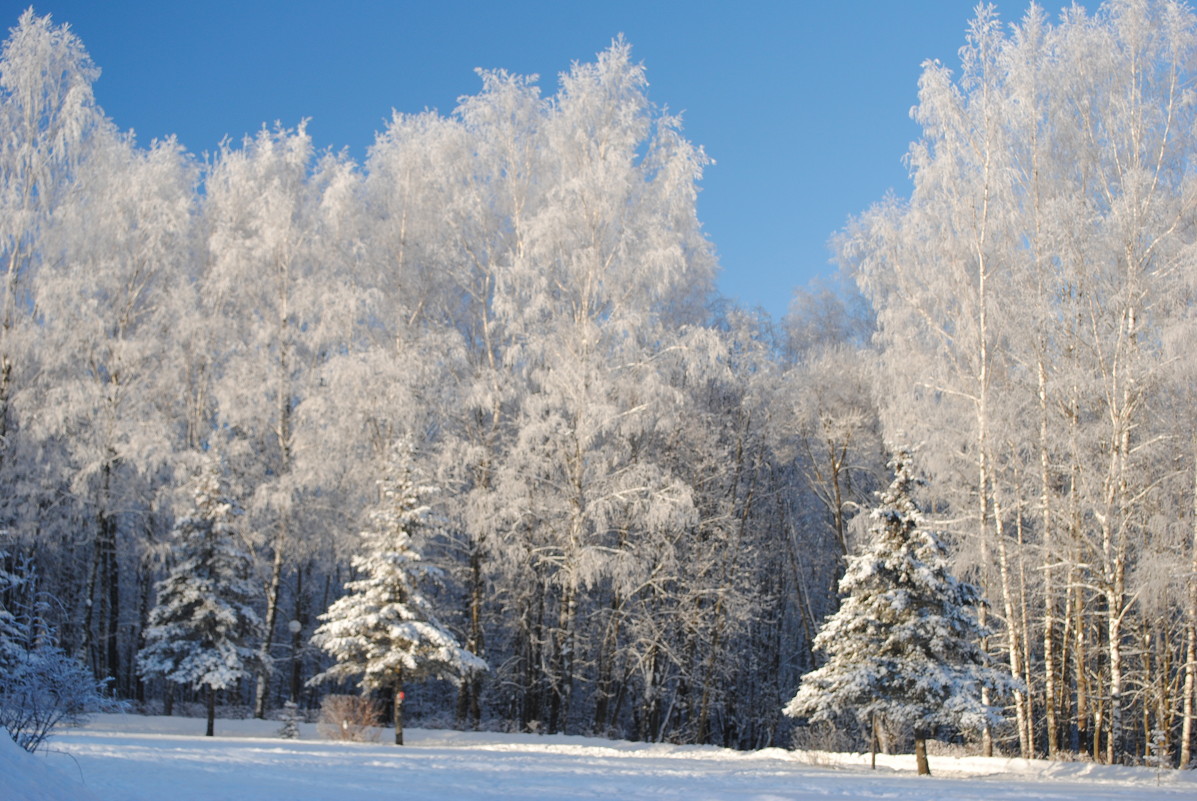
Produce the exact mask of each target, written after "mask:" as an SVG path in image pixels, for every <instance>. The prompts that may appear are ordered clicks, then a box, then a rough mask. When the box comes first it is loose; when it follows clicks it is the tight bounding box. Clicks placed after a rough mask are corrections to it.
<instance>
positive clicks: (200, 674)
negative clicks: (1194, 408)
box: [137, 464, 262, 737]
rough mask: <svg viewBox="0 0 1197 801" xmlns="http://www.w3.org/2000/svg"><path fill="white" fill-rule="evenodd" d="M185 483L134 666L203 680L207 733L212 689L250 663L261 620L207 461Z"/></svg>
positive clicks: (245, 557) (248, 570)
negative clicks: (186, 504) (167, 560)
mask: <svg viewBox="0 0 1197 801" xmlns="http://www.w3.org/2000/svg"><path fill="white" fill-rule="evenodd" d="M191 491H192V495H193V501H192V507H191V509H190V511H189V513H188V514H186V515H184V516H183V517H181V518H179V520H178V521H177V522H176V523H175V526H174V529H173V531H172V536H173V538H174V542H175V554H176V556H177V557H178V562H177V563H176V564H175V566H174V568H173V569H172V570H171V571H170V575H168V576H167V577H166V578H165V579H163V580H162V581H160V582H159V583H158V603H157V605H156V606H155V607H154V608H153V609H152V610H151V611H150V614H149V619H148V621H147V622H148V625H147V627H146V631H145V639H146V644H145V647H144V648H142V649H141V651H139V652H138V654H137V668H138V672H139V673H140V674H141V675H142V676H161V677H163V678H164V679H166V680H167V681H169V682H173V683H175V684H187V685H191V686H192V687H194V688H196V689H197V690H198V689H200V688H206V689H207V702H208V728H207V732H206V733H207V736H209V737H211V736H212V734H213V728H214V721H215V717H216V694H217V692H218V691H220V690H223V689H227V688H228V687H231V686H233V685H235V684H236V682H237V681H239V680H240V679H241V678H243V677H244V676H246V675H248V674H249V673H250V672H251V671H252V670H253V669H254V668H255V667H257V664H258V659H259V654H258V651H257V649H256V645H257V642H256V641H257V639H258V637H259V635H260V634H261V627H262V626H261V620H260V618H259V617H258V614H257V612H255V611H254V604H255V603H256V601H257V600H258V597H259V595H260V592H259V590H258V586H257V583H256V582H255V581H254V580H253V578H252V573H253V559H252V557H251V555H250V553H249V551H248V549H247V547H246V545H245V543H244V542H243V540H242V538H241V536H240V535H239V533H238V532H237V530H236V528H235V525H234V518H235V516H236V515H237V507H236V505H235V504H234V503H233V501H232V500H230V499H229V498H228V497H227V496H226V494H225V493H224V491H223V488H222V486H221V482H220V478H219V476H218V474H217V472H216V468H215V466H214V465H211V464H209V465H207V466H206V467H205V468H204V469H203V470H202V471H201V473H200V475H199V476H198V477H197V478H196V479H195V480H194V482H193V484H192V486H191Z"/></svg>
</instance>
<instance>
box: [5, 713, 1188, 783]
mask: <svg viewBox="0 0 1197 801" xmlns="http://www.w3.org/2000/svg"><path fill="white" fill-rule="evenodd" d="M279 727H280V724H279V723H278V722H277V721H259V720H221V721H218V722H217V733H218V734H220V735H221V736H217V737H213V738H206V737H202V736H200V735H201V734H202V732H203V728H204V722H203V721H202V720H199V719H195V718H165V717H139V716H133V715H97V716H96V717H95V718H94V719H93V720H92V722H91V723H90V724H88V725H87V726H84V727H80V728H77V729H71V730H66V731H64V732H62V733H61V734H59V735H58V736H56V737H55V738H54V739H53V740H51V741H50V743H49V744H48V746H47V748H48V749H50V750H48V751H47V753H45V754H42V753H40V752H39V753H38V754H37V755H33V756H30V755H27V754H24V752H21V751H20V750H19V749H16V748H15V747H13V748H9V747H7V746H4V747H3V748H0V766H2V767H3V770H2V774H0V775H2V776H3V779H0V801H68V799H69V801H84V799H86V801H93V800H96V801H220V800H221V799H228V800H229V801H233V800H234V799H235V801H276V800H277V799H286V801H333V799H336V801H349V800H350V799H358V798H363V799H365V798H370V799H382V798H385V799H387V801H401V800H403V799H421V800H422V801H423V800H424V799H453V800H454V801H484V800H487V799H493V800H494V801H514V800H515V799H560V800H561V801H574V800H575V799H578V800H580V799H657V800H661V799H664V800H668V799H679V800H680V799H685V800H686V801H783V800H784V801H812V800H813V799H822V800H825V799H837V798H845V799H846V798H854V799H861V798H863V799H870V798H874V799H876V798H885V799H892V801H941V800H942V801H967V800H968V799H976V800H977V801H1007V799H1009V800H1010V801H1013V800H1014V799H1018V801H1036V800H1038V799H1042V800H1043V801H1049V800H1050V801H1063V800H1064V799H1085V800H1086V801H1105V800H1106V799H1109V800H1110V801H1114V800H1115V799H1117V800H1118V801H1147V800H1148V799H1191V798H1194V797H1197V773H1194V772H1192V771H1184V772H1176V771H1166V772H1164V773H1162V774H1161V777H1160V784H1159V785H1158V786H1157V784H1156V773H1155V771H1154V770H1151V769H1146V768H1123V767H1109V766H1100V765H1092V764H1084V763H1051V762H1043V761H1033V760H1018V759H983V758H980V757H967V758H953V757H933V758H932V762H931V769H932V771H933V772H934V773H935V774H936V775H934V776H932V777H930V778H920V777H917V776H915V775H914V757H913V756H895V757H887V756H880V757H878V765H879V767H878V770H877V771H876V772H873V771H870V770H868V768H867V765H868V755H867V754H864V755H844V754H821V753H799V752H788V751H783V750H780V749H766V750H763V751H758V752H738V751H729V750H725V749H721V748H715V747H712V746H675V745H665V744H644V743H628V742H619V741H610V740H599V739H592V738H585V737H571V736H551V737H545V736H537V735H522V734H501V733H489V732H458V731H431V730H423V729H410V730H408V732H407V739H408V742H409V745H407V746H404V747H397V746H393V745H388V744H385V743H379V744H373V743H340V742H331V741H328V740H323V739H320V735H319V734H318V733H317V732H316V727H315V725H313V724H301V739H299V740H282V739H279V738H278V737H277V735H276V732H277V730H278V729H279ZM386 737H387V733H386V732H385V731H384V732H383V733H382V739H383V740H384V741H385V740H386ZM80 777H82V781H83V784H82V785H80V784H79V783H78V782H79V779H80ZM64 787H65V788H66V789H65V790H64V789H63V788H64Z"/></svg>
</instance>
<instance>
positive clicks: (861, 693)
mask: <svg viewBox="0 0 1197 801" xmlns="http://www.w3.org/2000/svg"><path fill="white" fill-rule="evenodd" d="M891 467H892V469H893V471H894V481H893V483H892V484H890V486H889V489H887V490H886V491H885V492H883V493H882V494H881V499H880V500H881V503H880V504H879V505H878V506H877V507H876V508H875V509H874V510H873V512H872V520H873V525H872V527H871V529H870V533H871V535H872V538H871V541H870V543H869V545H868V546H867V547H866V549H865V551H864V552H863V553H860V554H857V555H854V556H851V557H849V559H848V569H847V572H846V573H845V575H844V577H843V579H842V580H841V581H840V592H841V594H843V596H844V600H843V603H842V605H841V606H840V609H839V611H837V612H836V613H835V614H834V615H832V616H831V617H829V618H828V619H827V620H826V621H825V622H824V624H823V627H822V628H821V629H820V631H819V634H818V636H817V637H815V647H816V649H818V650H821V651H823V652H824V653H825V654H826V655H827V662H826V663H825V664H824V665H823V667H821V668H819V669H818V670H815V671H813V672H811V673H809V674H808V675H807V676H806V677H805V678H804V679H803V681H802V684H801V686H800V687H799V689H798V693H797V694H796V695H795V696H794V698H793V699H792V700H791V701H790V703H789V704H788V705H786V707H785V713H786V714H787V715H791V716H794V717H800V716H801V717H807V718H809V719H810V720H811V721H820V720H834V719H836V718H838V717H840V716H842V715H844V714H846V713H852V714H855V716H856V717H857V718H858V719H859V720H861V721H866V720H874V719H875V717H874V716H879V717H881V718H883V719H885V720H887V721H889V722H890V723H893V724H897V725H900V726H902V727H904V728H906V729H908V730H910V731H912V732H913V733H914V738H915V754H916V756H917V758H918V770H919V773H920V774H927V773H930V770H929V769H928V767H927V753H926V741H927V738H928V737H931V736H933V735H934V734H935V732H936V731H938V730H939V729H941V728H945V727H949V728H964V729H978V728H980V727H981V726H983V725H985V724H986V723H988V722H991V721H994V722H996V720H997V719H998V717H997V713H996V711H995V710H993V709H991V708H990V707H988V706H986V705H985V704H983V703H982V701H981V689H982V688H983V687H984V688H989V689H991V690H995V691H1000V690H1004V689H1007V688H1010V687H1011V684H1012V683H1011V681H1010V680H1009V678H1008V677H1005V676H1003V675H1002V674H1001V673H999V672H998V671H997V670H995V669H993V668H991V667H989V666H988V664H987V659H986V655H985V653H984V652H983V651H982V650H981V647H980V639H981V637H982V636H983V635H984V634H985V632H984V630H983V629H982V628H981V626H980V625H978V623H977V620H976V617H975V615H974V613H973V611H972V610H973V608H974V607H976V606H977V605H978V604H979V603H981V599H980V597H979V593H978V590H977V588H976V587H974V586H973V585H971V584H968V583H965V582H962V581H959V580H957V579H956V578H955V577H954V576H953V575H952V574H951V573H950V572H949V571H948V562H947V552H946V550H945V548H944V545H943V543H942V542H941V541H940V539H939V537H938V536H937V535H936V534H935V532H933V531H931V530H929V529H928V528H927V527H926V525H925V521H924V519H923V516H922V513H921V512H920V510H919V508H918V506H917V505H916V504H915V501H914V498H913V497H912V492H913V490H914V486H915V483H916V481H915V478H914V477H913V475H912V474H911V466H910V457H909V455H908V454H899V455H898V456H897V457H896V458H895V459H894V460H893V461H892V462H891Z"/></svg>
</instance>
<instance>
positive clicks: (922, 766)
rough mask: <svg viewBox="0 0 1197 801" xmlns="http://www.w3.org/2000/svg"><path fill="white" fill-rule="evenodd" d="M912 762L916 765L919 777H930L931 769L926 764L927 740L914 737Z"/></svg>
mask: <svg viewBox="0 0 1197 801" xmlns="http://www.w3.org/2000/svg"><path fill="white" fill-rule="evenodd" d="M914 761H915V763H916V764H917V765H918V768H919V775H920V776H930V775H931V767H930V766H929V765H928V764H927V738H926V737H924V736H923V735H919V734H916V735H915V736H914Z"/></svg>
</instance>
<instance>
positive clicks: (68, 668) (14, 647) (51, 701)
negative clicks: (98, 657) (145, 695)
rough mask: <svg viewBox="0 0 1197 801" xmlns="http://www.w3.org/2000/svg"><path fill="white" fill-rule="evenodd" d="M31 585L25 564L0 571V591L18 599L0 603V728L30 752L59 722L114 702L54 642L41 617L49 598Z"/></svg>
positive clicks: (32, 579) (79, 718)
mask: <svg viewBox="0 0 1197 801" xmlns="http://www.w3.org/2000/svg"><path fill="white" fill-rule="evenodd" d="M4 556H5V554H4V553H3V552H2V551H0V558H3V557H4ZM36 583H37V582H36V576H35V575H34V573H33V570H32V568H31V567H30V566H29V565H28V563H23V564H22V565H21V567H20V569H19V570H18V572H17V573H15V574H14V573H10V572H8V571H4V570H0V590H9V591H12V594H14V595H16V597H19V598H21V601H20V602H19V604H18V605H17V608H16V610H15V611H14V610H9V609H7V608H6V607H5V605H4V603H3V601H0V726H3V727H4V729H5V730H6V731H7V732H8V734H9V736H10V737H12V739H13V741H15V742H16V743H17V745H19V746H21V747H22V748H24V749H25V750H26V751H31V752H32V751H36V750H37V748H38V746H40V745H41V744H42V743H43V742H45V740H46V738H47V737H49V736H50V735H51V734H52V733H53V732H54V730H55V729H56V728H57V727H58V726H59V725H61V724H63V723H79V722H82V720H83V719H84V718H85V716H86V715H87V713H89V712H96V711H99V710H101V709H105V708H109V707H111V706H112V705H113V702H112V701H110V700H109V699H108V698H107V697H106V695H105V692H104V684H105V682H102V681H96V679H95V677H94V676H92V674H91V671H90V670H88V669H87V667H85V666H84V665H83V664H82V663H81V662H79V661H78V660H77V659H74V658H72V657H71V656H69V655H68V654H67V653H65V652H64V651H63V650H62V649H61V648H60V647H59V646H58V640H57V637H56V636H55V633H54V629H53V628H52V627H51V626H50V624H49V623H48V621H47V619H46V617H47V616H46V612H47V610H48V609H49V608H50V604H51V600H50V599H47V598H41V599H40V600H39V599H38V595H37V593H36Z"/></svg>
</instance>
